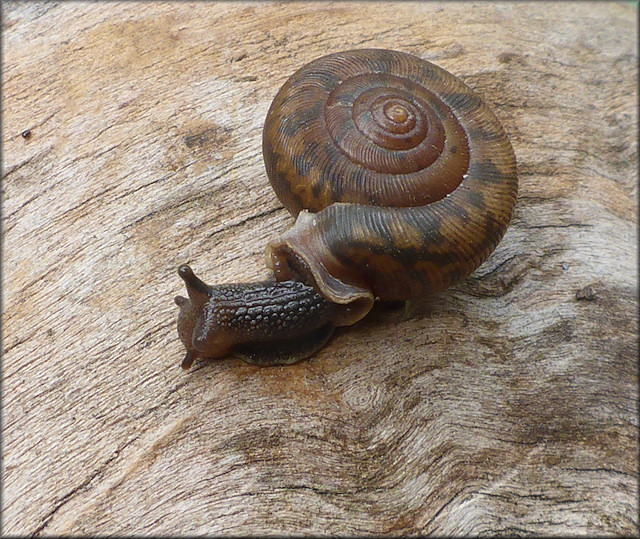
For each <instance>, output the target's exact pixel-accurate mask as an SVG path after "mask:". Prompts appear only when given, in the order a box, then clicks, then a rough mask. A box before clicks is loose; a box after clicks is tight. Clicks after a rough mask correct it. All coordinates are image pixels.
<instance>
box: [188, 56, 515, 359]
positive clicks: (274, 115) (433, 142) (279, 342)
mask: <svg viewBox="0 0 640 539" xmlns="http://www.w3.org/2000/svg"><path fill="white" fill-rule="evenodd" d="M388 111H391V112H388ZM376 119H378V120H379V122H380V123H379V122H378V120H376ZM425 125H426V128H424V126H425ZM388 128H389V129H391V131H387V129H388ZM387 133H388V134H387ZM263 155H264V160H265V167H266V170H267V175H268V176H269V179H270V181H271V184H272V186H273V188H274V190H275V192H276V194H277V196H278V198H279V199H280V200H281V201H282V203H283V204H284V206H285V207H286V208H287V209H288V210H289V211H290V212H291V213H292V214H293V215H294V216H298V220H297V221H296V224H295V225H294V226H293V227H292V228H291V229H290V230H289V231H288V232H286V233H285V234H284V235H283V236H282V237H281V238H280V239H278V240H276V241H272V242H270V243H269V246H268V248H267V265H268V266H269V267H270V268H272V269H273V271H274V275H275V277H276V279H277V281H282V282H273V283H257V284H255V285H223V286H219V287H207V288H206V289H204V288H203V287H206V285H204V283H202V282H201V281H199V279H197V278H196V277H195V276H193V273H192V272H190V270H188V271H187V270H184V271H182V270H181V271H182V273H181V276H182V277H183V279H185V282H186V283H187V288H188V290H189V296H190V299H189V300H186V299H185V298H177V299H176V303H178V305H180V307H181V317H180V321H179V324H178V326H179V332H180V335H181V338H182V340H183V342H184V343H185V346H186V348H187V351H188V352H187V357H186V358H185V362H184V363H183V365H184V366H188V365H189V364H190V362H191V361H192V360H193V358H195V357H217V356H220V355H224V354H226V353H228V352H230V351H234V350H235V352H236V353H240V354H241V355H242V357H243V359H245V361H250V362H253V363H258V364H272V363H290V362H293V361H296V360H297V359H301V358H302V357H306V356H308V355H310V354H312V353H313V352H314V351H315V350H317V349H318V348H319V347H321V346H323V345H324V343H325V342H326V341H327V339H328V338H329V336H330V334H331V331H332V327H333V326H335V325H349V324H352V323H355V322H356V321H357V320H359V319H360V318H362V317H363V316H365V315H366V313H367V312H368V310H369V309H370V308H371V305H372V303H373V301H374V299H382V300H389V301H396V300H407V299H410V298H413V297H416V296H422V295H425V294H431V293H434V292H438V291H440V290H443V289H445V288H447V287H449V286H451V285H452V284H454V283H455V282H457V281H459V280H460V279H463V278H464V277H466V276H468V275H469V274H470V273H472V272H473V271H474V270H475V269H476V268H477V267H478V266H479V265H480V264H481V263H482V262H483V261H484V260H485V259H486V258H487V257H488V256H489V254H490V253H491V252H492V251H493V249H495V247H496V245H497V244H498V242H499V241H500V239H501V238H502V236H503V234H504V232H505V230H506V228H507V226H508V224H509V221H510V219H511V214H512V211H513V207H514V204H515V200H516V195H517V187H518V185H517V175H516V162H515V157H514V154H513V149H512V148H511V144H510V143H509V140H508V139H507V137H506V134H505V133H504V130H503V129H502V126H501V125H500V123H499V121H498V120H497V119H496V117H495V116H494V115H493V113H492V112H491V111H490V110H489V108H488V107H487V106H486V105H485V104H484V102H483V101H482V99H481V98H480V97H479V96H478V95H476V94H475V93H474V92H473V91H472V90H471V89H469V88H468V87H467V86H466V85H465V84H464V83H462V82H461V81H460V80H459V79H457V78H455V77H454V76H453V75H451V74H450V73H448V72H446V71H444V70H443V69H441V68H439V67H437V66H435V65H433V64H431V63H429V62H426V61H424V60H421V59H419V58H417V57H414V56H411V55H407V54H404V53H400V52H395V51H385V50H375V49H368V50H355V51H348V52H343V53H336V54H331V55H328V56H325V57H323V58H319V59H317V60H314V61H313V62H311V63H309V64H307V65H306V66H303V67H302V68H301V69H299V70H298V71H297V72H296V73H295V74H294V75H293V76H292V77H291V78H290V79H289V80H288V81H287V82H286V83H285V84H284V86H283V87H282V88H281V89H280V91H279V92H278V94H277V95H276V97H275V98H274V100H273V103H272V105H271V108H270V109H269V112H268V114H267V118H266V121H265V126H264V131H263ZM302 210H307V211H308V212H311V213H308V212H304V211H302ZM291 279H293V280H294V281H302V282H304V283H305V284H304V285H303V284H301V283H296V282H292V281H291ZM267 345H269V346H270V348H269V349H268V350H267Z"/></svg>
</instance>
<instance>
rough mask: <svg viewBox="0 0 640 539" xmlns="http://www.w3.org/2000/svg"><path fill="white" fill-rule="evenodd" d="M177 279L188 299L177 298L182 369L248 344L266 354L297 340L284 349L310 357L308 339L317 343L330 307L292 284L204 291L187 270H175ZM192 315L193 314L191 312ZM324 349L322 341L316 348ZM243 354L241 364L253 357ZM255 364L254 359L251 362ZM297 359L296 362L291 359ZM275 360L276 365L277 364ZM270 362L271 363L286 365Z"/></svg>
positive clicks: (312, 292) (270, 283)
mask: <svg viewBox="0 0 640 539" xmlns="http://www.w3.org/2000/svg"><path fill="white" fill-rule="evenodd" d="M178 274H179V275H180V276H181V277H182V278H183V279H184V281H185V284H186V285H187V292H188V293H189V298H188V299H187V298H184V297H181V296H178V297H177V298H176V300H175V302H176V304H177V305H178V306H179V307H180V316H179V320H178V331H179V334H180V337H181V339H182V341H183V344H184V345H185V348H186V349H187V357H185V361H184V362H183V367H185V368H188V367H189V366H190V365H191V362H192V361H193V359H195V358H197V357H208V358H212V357H220V356H223V355H226V354H227V353H229V352H233V351H236V350H238V349H240V348H242V346H244V345H246V344H248V343H251V344H253V345H255V346H261V347H263V348H264V350H265V351H267V352H269V353H272V352H273V350H274V348H276V349H278V348H282V347H283V343H289V342H290V341H292V340H297V339H299V340H301V341H302V342H301V344H300V345H299V346H297V347H293V348H292V347H291V346H290V345H288V344H287V345H286V347H287V349H288V350H289V352H290V353H293V352H297V355H298V356H299V355H300V354H301V353H303V352H304V351H306V352H308V353H312V352H313V351H315V349H313V350H310V349H311V348H313V342H309V341H313V338H314V337H318V338H322V337H323V336H324V335H325V334H326V331H324V330H322V331H321V333H317V330H321V328H324V327H327V326H330V321H331V316H332V313H333V310H334V308H335V306H334V305H333V304H332V303H330V302H329V301H327V300H326V299H325V298H324V297H323V296H321V295H320V294H319V293H318V292H317V291H316V290H315V289H314V288H313V287H310V286H307V285H305V284H303V283H301V282H296V281H285V282H276V281H264V282H257V283H239V284H228V285H217V286H209V285H206V284H205V283H203V282H202V281H201V280H200V279H198V278H197V277H196V276H195V275H194V274H193V271H192V270H191V268H189V267H188V266H181V267H180V269H179V270H178ZM194 311H195V313H194ZM322 344H324V342H323V343H322ZM253 355H255V354H253V353H252V352H251V351H250V350H249V349H248V350H247V354H245V357H243V359H245V360H248V359H250V358H248V356H253ZM254 359H255V361H252V362H258V361H259V359H257V358H254ZM297 359H300V357H297ZM279 360H280V361H279ZM289 362H291V361H286V359H284V358H278V357H277V354H276V357H275V358H274V359H273V360H272V361H271V363H274V364H276V363H289Z"/></svg>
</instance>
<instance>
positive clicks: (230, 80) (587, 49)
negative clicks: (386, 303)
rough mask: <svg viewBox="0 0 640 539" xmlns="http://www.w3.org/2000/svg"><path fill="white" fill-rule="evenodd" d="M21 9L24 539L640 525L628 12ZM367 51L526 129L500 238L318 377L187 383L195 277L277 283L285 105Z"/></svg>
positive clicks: (18, 234) (15, 448)
mask: <svg viewBox="0 0 640 539" xmlns="http://www.w3.org/2000/svg"><path fill="white" fill-rule="evenodd" d="M3 15H4V18H3V34H4V35H3V37H4V58H3V60H4V63H3V82H4V88H3V90H4V95H3V97H4V99H3V125H2V129H3V130H2V144H3V150H4V156H3V157H4V160H3V181H2V187H3V234H4V243H3V247H4V251H3V270H4V271H3V306H4V311H3V341H4V342H3V350H4V355H3V400H2V404H3V450H4V455H3V458H4V462H3V464H4V469H3V492H2V509H3V533H4V534H36V535H37V534H71V533H72V534H154V535H158V534H170V535H174V534H203V533H224V534H243V535H244V534H247V533H257V534H264V533H297V534H299V533H314V534H322V533H334V534H335V533H340V534H417V533H420V534H423V533H437V534H456V533H457V534H478V533H497V534H507V533H510V534H564V533H577V534H587V533H588V534H603V533H607V534H633V533H637V529H638V528H637V525H638V521H637V510H638V488H637V481H638V462H637V460H636V451H637V449H638V447H637V445H638V439H637V436H638V422H637V406H638V385H637V384H638V378H637V374H638V373H637V364H636V361H637V348H636V345H637V336H638V332H637V329H638V328H637V321H636V313H637V311H636V309H637V301H636V294H637V291H638V290H637V288H638V287H637V283H636V270H637V267H636V257H637V246H636V241H637V230H636V225H637V220H636V209H637V187H636V175H637V172H638V171H637V168H636V160H637V144H636V130H637V127H638V126H637V111H636V99H637V88H636V83H637V69H636V62H637V57H636V45H637V42H636V30H637V28H636V22H635V21H636V10H635V8H634V7H633V6H632V5H630V4H615V3H608V4H605V3H600V4H585V3H560V4H550V3H535V4H523V3H512V4H498V3H491V4H484V5H470V4H467V3H452V4H442V5H440V4H435V3H419V4H406V3H403V4H391V3H366V4H358V3H345V4H339V3H318V4H314V3H307V2H301V3H293V4H282V3H279V4H272V3H248V4H236V3H223V4H207V3H197V4H187V3H175V4H160V3H143V4H137V3H132V2H127V3H121V4H118V3H106V4H102V3H86V4H83V3H64V4H53V3H51V4H40V3H33V2H29V3H16V4H11V3H4V4H3ZM372 46H374V47H382V48H393V49H399V50H403V51H406V52H409V53H413V54H416V55H418V56H421V57H422V58H425V59H428V60H431V61H433V62H435V63H437V64H439V65H441V66H442V67H444V68H446V69H448V70H450V71H452V72H453V73H456V74H458V75H459V76H460V77H461V78H462V79H463V80H465V81H466V82H467V83H468V84H469V85H470V86H472V87H473V88H475V89H476V90H477V91H478V92H479V93H480V94H481V95H482V96H483V97H485V99H486V100H487V101H488V102H489V103H490V104H491V105H492V106H493V107H494V109H495V111H496V113H497V115H498V116H499V117H500V118H501V119H502V120H503V123H504V125H505V128H506V130H507V131H508V133H509V134H510V135H511V137H512V141H513V145H514V148H515V152H516V155H517V158H518V162H519V171H520V196H519V203H518V207H517V211H516V213H515V217H514V221H513V225H512V227H511V228H510V230H509V231H508V233H507V235H506V237H505V238H504V241H503V242H502V243H501V244H500V246H499V247H498V249H497V251H496V252H495V254H494V255H493V256H492V257H491V259H490V260H489V261H488V262H487V263H486V264H485V265H484V266H483V267H482V268H481V269H480V270H479V271H478V272H477V273H476V274H475V275H474V276H472V277H471V278H470V279H468V280H467V281H465V282H464V283H462V284H460V285H459V286H456V287H455V288H453V289H451V290H449V291H447V292H445V293H443V294H441V295H439V296H437V297H434V298H431V299H428V300H425V301H420V302H416V303H414V304H413V305H412V306H411V309H410V310H409V312H408V314H407V313H406V312H404V311H401V310H400V311H398V310H395V311H394V310H380V311H378V312H377V313H375V314H374V315H372V316H371V317H370V318H369V319H366V320H365V321H363V322H362V323H360V324H358V325H357V326H356V327H353V328H350V329H347V330H344V331H340V332H339V333H338V335H337V336H336V337H335V338H334V339H333V340H332V341H331V343H330V345H329V346H328V347H326V348H325V349H324V350H322V351H321V352H320V353H319V354H318V355H317V356H316V357H314V358H313V359H311V360H309V361H305V362H303V363H300V364H297V365H295V366H291V367H284V368H268V369H261V368H256V367H252V366H249V365H246V364H243V363H241V362H239V361H236V360H223V361H218V362H210V363H200V364H197V365H196V367H195V368H194V369H193V370H192V371H190V372H183V371H182V370H181V369H180V368H179V362H180V359H181V357H182V353H183V350H182V346H181V344H180V343H179V342H178V339H177V336H176V332H175V328H174V324H175V318H176V313H177V308H176V307H175V305H174V304H173V301H172V299H173V296H174V295H176V294H178V293H183V284H182V282H181V281H180V279H179V278H178V277H177V275H176V273H175V271H176V268H177V266H178V265H179V264H180V263H184V262H189V263H190V264H192V266H193V267H194V269H195V270H196V271H197V272H198V273H199V274H201V275H202V276H203V277H205V278H206V280H208V281H210V282H231V281H239V280H240V281H242V280H256V279H259V278H264V277H266V276H267V270H266V269H265V267H264V263H263V251H264V248H265V245H266V242H267V240H268V239H269V238H271V237H273V236H274V235H276V234H278V233H280V232H282V231H283V230H285V229H286V228H287V227H289V226H290V224H291V222H292V220H291V218H290V217H289V216H288V214H287V213H286V212H285V210H283V209H282V207H281V205H280V204H279V202H278V201H277V199H276V197H275V196H274V194H273V192H272V191H271V189H270V187H269V184H268V181H267V179H266V177H265V174H264V171H263V166H262V160H261V138H260V137H261V126H262V122H263V120H264V117H265V114H266V111H267V108H268V106H269V103H270V101H271V99H272V98H273V96H274V95H275V93H276V91H277V90H278V88H279V87H280V85H281V84H282V83H283V82H284V81H285V79H286V78H287V77H288V76H289V75H290V74H292V73H293V71H294V70H295V69H297V68H298V67H300V66H301V65H302V64H304V63H306V62H307V61H310V60H312V59H313V58H315V57H317V56H321V55H322V54H325V53H328V52H333V51H338V50H345V49H350V48H356V47H372ZM25 129H30V130H31V137H30V138H23V137H22V136H21V133H22V132H23V131H24V130H25Z"/></svg>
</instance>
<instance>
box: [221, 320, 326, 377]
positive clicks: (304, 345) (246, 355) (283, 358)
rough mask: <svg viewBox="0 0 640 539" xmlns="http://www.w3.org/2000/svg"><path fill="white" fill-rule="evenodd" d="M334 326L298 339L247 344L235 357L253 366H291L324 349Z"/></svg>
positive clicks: (317, 330)
mask: <svg viewBox="0 0 640 539" xmlns="http://www.w3.org/2000/svg"><path fill="white" fill-rule="evenodd" d="M334 329H335V328H334V326H332V325H326V326H322V327H320V328H318V329H316V330H314V331H311V332H309V333H307V334H305V335H302V336H300V337H298V338H296V339H292V340H286V341H273V342H267V343H265V342H262V343H252V344H248V345H247V344H245V345H243V346H241V347H238V348H236V349H235V350H234V351H233V355H234V356H235V357H237V358H239V359H241V360H242V361H244V362H246V363H251V364H252V365H260V366H263V367H264V366H268V365H290V364H292V363H296V362H298V361H301V360H303V359H306V358H308V357H309V356H311V355H313V354H314V353H315V352H317V351H318V350H319V349H320V348H322V347H323V346H324V345H325V344H327V341H328V340H329V339H330V338H331V335H333V331H334Z"/></svg>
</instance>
